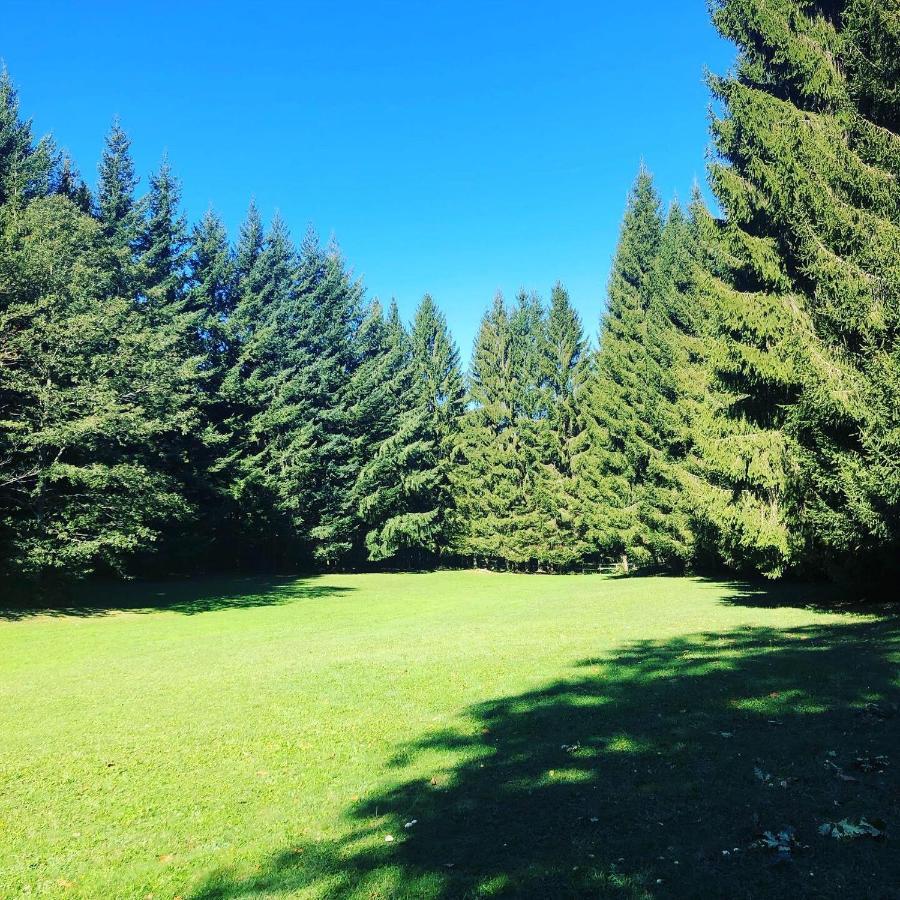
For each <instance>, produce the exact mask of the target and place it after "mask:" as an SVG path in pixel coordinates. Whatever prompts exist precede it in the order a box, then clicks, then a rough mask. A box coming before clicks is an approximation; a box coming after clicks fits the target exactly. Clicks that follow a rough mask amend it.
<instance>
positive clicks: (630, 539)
mask: <svg viewBox="0 0 900 900" xmlns="http://www.w3.org/2000/svg"><path fill="white" fill-rule="evenodd" d="M661 233H662V221H661V215H660V201H659V197H658V196H657V193H656V190H655V188H654V187H653V179H652V178H651V176H650V173H649V172H648V171H647V170H646V169H645V168H644V167H643V166H642V167H641V170H640V173H639V174H638V177H637V180H636V182H635V184H634V187H633V188H632V191H631V193H630V195H629V198H628V206H627V209H626V211H625V218H624V220H623V223H622V230H621V235H620V237H619V245H618V249H617V251H616V257H615V259H614V261H613V267H612V272H611V274H610V279H609V288H608V294H607V305H606V310H605V312H604V314H603V319H602V323H601V328H600V348H599V351H598V354H597V357H596V360H595V362H594V365H593V367H592V371H591V373H590V376H589V377H588V379H587V381H586V384H585V386H584V389H583V390H582V391H581V392H580V394H579V415H580V417H581V421H582V433H581V436H580V438H579V449H578V453H577V454H576V457H575V467H576V470H577V472H578V477H579V494H580V496H581V497H582V500H583V505H582V532H583V535H584V539H585V540H586V542H587V544H588V546H589V547H590V548H591V551H592V553H593V554H594V555H615V556H617V557H621V558H622V559H623V562H624V564H625V566H626V567H627V566H628V564H629V562H628V560H629V559H631V560H633V561H635V562H638V563H646V562H649V561H651V559H652V557H651V554H650V551H649V549H648V547H647V542H646V540H645V539H644V535H643V532H642V529H641V523H640V515H639V503H640V492H641V486H642V483H643V480H644V478H645V477H646V473H647V467H648V464H649V457H650V447H649V435H648V429H649V428H650V411H649V409H648V407H647V404H648V399H649V397H648V392H647V377H648V371H649V362H648V355H647V344H646V331H647V322H646V319H647V310H648V307H649V305H650V298H651V293H652V278H653V272H654V268H655V266H656V257H657V253H658V251H659V244H660V237H661Z"/></svg>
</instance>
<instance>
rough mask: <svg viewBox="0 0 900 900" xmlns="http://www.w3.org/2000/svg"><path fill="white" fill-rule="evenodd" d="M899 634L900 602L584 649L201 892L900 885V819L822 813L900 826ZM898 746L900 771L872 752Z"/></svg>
mask: <svg viewBox="0 0 900 900" xmlns="http://www.w3.org/2000/svg"><path fill="white" fill-rule="evenodd" d="M898 654H900V633H898V619H897V617H896V616H886V617H882V618H880V619H867V620H861V619H858V618H855V619H848V620H847V621H846V622H842V623H839V624H832V625H827V626H814V627H801V628H794V629H789V630H771V629H767V628H745V629H738V630H735V631H732V632H727V633H699V634H693V635H690V636H686V637H682V638H679V639H676V640H669V641H663V642H657V641H640V642H637V643H633V644H630V645H628V646H626V647H624V648H623V649H621V651H620V652H618V653H617V654H615V655H613V656H611V657H603V658H597V659H585V660H581V661H578V662H577V664H576V665H575V666H574V668H573V674H572V677H570V678H568V679H566V680H561V681H558V682H556V683H553V684H549V685H547V686H544V687H542V688H540V689H539V690H534V691H530V692H527V693H522V694H519V695H516V696H509V697H501V698H498V699H496V700H492V701H490V702H487V703H483V704H480V705H478V706H475V707H474V708H471V709H469V710H468V711H467V714H466V716H465V717H464V719H463V720H462V721H461V723H460V725H459V727H458V728H455V729H450V730H440V731H437V732H435V733H433V734H430V735H427V736H425V737H424V738H423V739H421V740H418V741H415V742H412V743H411V744H410V745H409V746H405V747H401V748H399V751H398V753H397V754H396V756H395V758H394V759H393V760H390V761H389V766H388V774H387V777H386V779H385V783H386V784H387V786H386V787H385V788H384V789H383V790H381V791H379V792H378V793H377V794H375V795H374V796H370V797H367V798H364V799H363V800H361V801H360V802H359V803H358V804H356V805H355V806H353V807H352V808H350V809H348V810H347V811H346V813H345V821H344V822H343V823H342V825H344V826H346V829H345V830H346V832H347V833H346V836H345V837H344V838H342V839H341V840H336V841H327V840H321V841H315V840H310V841H308V842H306V843H303V844H301V845H300V846H285V847H283V848H280V849H276V850H275V851H274V852H273V853H272V854H271V855H270V856H268V857H267V858H265V859H261V860H259V861H258V865H257V867H256V870H255V871H252V872H250V873H249V874H248V873H247V872H246V871H243V870H242V871H214V872H209V873H206V874H205V876H204V877H203V879H202V882H200V883H197V884H196V885H195V886H194V890H193V892H192V893H191V896H192V897H193V898H194V900H213V898H219V900H224V898H239V897H258V896H265V897H269V896H293V895H295V894H303V895H304V896H316V897H319V896H321V897H333V898H350V897H354V898H355V897H386V898H387V897H389V898H395V897H409V898H413V897H415V898H435V900H437V898H463V897H473V898H474V897H534V898H564V897H616V898H644V897H723V898H725V897H727V898H759V897H796V896H808V897H813V896H815V897H842V898H844V897H867V898H897V897H900V854H898V853H897V852H896V847H895V845H894V841H895V835H894V834H890V836H889V838H888V840H887V841H885V842H878V841H874V840H871V839H864V840H855V841H846V842H839V841H836V840H834V839H833V838H830V837H824V836H822V835H820V834H819V832H818V826H819V825H820V824H821V823H823V822H825V821H828V820H839V819H843V818H847V817H849V818H851V819H852V818H855V817H858V816H860V815H862V816H866V817H869V818H876V817H877V818H880V819H883V820H885V821H886V822H887V823H888V827H889V829H890V828H893V829H895V833H896V829H900V790H898V788H900V782H898V778H897V767H898V766H900V759H898V758H894V757H893V755H892V754H894V753H895V752H896V748H897V747H898V739H900V715H898V713H897V706H896V703H897V699H898V682H897V663H898V659H900V655H898ZM882 754H887V755H888V756H889V757H890V762H889V764H888V765H887V766H886V767H884V771H881V772H879V771H877V770H876V771H872V772H868V773H866V772H863V771H860V770H858V769H856V768H854V760H855V759H856V758H857V757H863V758H865V756H866V755H871V756H875V755H882ZM448 758H449V759H453V760H454V762H453V764H452V765H450V766H449V767H445V768H441V761H442V762H443V764H444V765H446V761H447V759H448ZM432 761H435V762H434V769H433V771H426V772H425V774H423V771H422V770H423V764H424V765H425V766H428V765H430V764H431V762H432ZM839 772H840V773H841V774H840V775H839ZM841 775H843V776H845V777H841ZM846 778H852V779H854V780H852V781H851V780H845V779H846ZM413 822H414V824H411V825H409V827H405V826H406V825H407V823H413ZM782 826H792V827H793V828H795V829H796V832H797V836H798V839H799V841H800V843H801V844H803V845H805V848H804V849H801V850H798V851H797V853H796V855H795V860H794V862H793V863H790V864H785V865H773V862H774V859H775V858H774V856H772V855H770V854H768V853H767V852H766V851H765V850H761V849H754V848H752V847H751V845H752V844H753V843H754V841H755V839H756V838H757V837H758V836H759V834H760V832H761V831H763V830H765V829H772V830H777V829H780V828H782ZM388 837H390V838H392V840H391V841H387V840H386V838H388Z"/></svg>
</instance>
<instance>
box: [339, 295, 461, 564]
mask: <svg viewBox="0 0 900 900" xmlns="http://www.w3.org/2000/svg"><path fill="white" fill-rule="evenodd" d="M376 321H377V320H376ZM366 330H367V328H366V325H365V324H364V326H363V331H366ZM355 382H356V384H357V385H358V387H357V392H358V395H359V397H360V407H359V408H361V409H363V410H367V415H366V416H364V417H363V420H364V421H368V422H369V423H370V425H371V426H374V427H375V428H376V429H377V431H376V435H375V440H371V441H368V442H367V443H366V446H365V447H363V448H362V449H363V451H364V452H365V451H366V450H368V452H369V455H368V457H367V458H366V457H364V458H363V459H362V466H361V469H360V474H359V478H358V480H357V485H356V493H357V504H358V508H359V511H360V515H361V518H362V520H363V521H364V522H365V523H366V525H367V528H368V530H367V533H366V538H365V541H366V548H367V551H368V556H369V558H370V559H372V560H381V559H392V560H395V561H397V562H402V563H408V564H409V563H411V564H415V565H422V564H424V563H429V562H433V561H434V560H435V559H437V557H438V556H440V555H441V554H442V553H443V552H446V548H447V546H448V543H449V537H450V531H449V529H450V521H451V520H452V495H451V488H450V472H451V465H452V462H451V452H452V445H453V440H454V437H455V434H456V429H457V425H458V420H459V417H460V415H461V414H462V408H463V396H464V386H463V379H462V375H461V373H460V370H459V357H458V353H457V350H456V347H455V346H454V344H453V341H452V339H451V337H450V334H449V331H448V329H447V322H446V320H445V319H444V316H443V314H442V313H441V312H440V311H439V310H438V308H437V306H436V305H435V303H434V301H433V300H432V299H431V297H430V296H428V295H426V296H425V297H424V298H423V299H422V302H421V303H420V304H419V308H418V310H417V312H416V317H415V321H414V322H413V326H412V331H411V334H409V335H407V334H406V332H405V330H404V328H403V326H402V323H401V322H400V320H399V315H398V313H397V308H396V306H395V305H392V307H391V312H390V315H389V317H388V320H387V322H386V323H385V324H384V325H383V327H382V330H381V350H380V352H378V353H376V354H373V355H372V358H371V361H370V362H364V363H363V364H362V365H361V366H360V369H359V370H358V371H357V378H356V379H355ZM363 398H365V399H363Z"/></svg>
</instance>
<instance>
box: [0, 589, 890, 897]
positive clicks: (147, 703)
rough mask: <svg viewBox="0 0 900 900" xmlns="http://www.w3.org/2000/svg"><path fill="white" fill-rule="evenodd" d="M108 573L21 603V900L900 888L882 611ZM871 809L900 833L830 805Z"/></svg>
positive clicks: (12, 720)
mask: <svg viewBox="0 0 900 900" xmlns="http://www.w3.org/2000/svg"><path fill="white" fill-rule="evenodd" d="M88 599H89V600H90V604H91V605H92V606H93V607H94V608H92V609H77V610H72V611H70V612H69V614H66V615H57V616H49V615H34V614H22V615H16V614H13V613H10V612H9V611H7V612H6V613H5V614H4V613H0V896H2V897H4V898H5V897H16V896H19V895H26V894H30V895H38V896H57V895H60V896H62V895H64V896H68V897H75V896H80V897H96V898H130V897H135V898H141V897H147V896H150V895H152V896H153V897H154V898H170V897H174V896H180V897H183V898H185V900H187V898H213V897H257V896H261V897H266V896H304V897H360V898H362V897H385V898H388V897H390V898H394V897H410V898H437V897H441V898H449V897H467V896H471V897H482V896H484V897H487V896H492V897H499V896H509V897H520V896H531V897H570V896H571V897H582V896H583V897H597V896H604V897H605V896H610V897H644V896H659V897H667V896H685V897H715V896H721V897H729V898H739V897H770V896H798V895H804V894H805V895H808V896H834V897H842V898H856V897H900V853H898V852H897V841H898V840H900V789H898V788H900V782H898V778H897V774H898V769H900V750H898V747H900V742H898V737H900V732H898V727H900V715H897V714H896V708H895V707H894V706H893V705H892V704H895V703H896V702H897V699H898V695H897V690H898V681H897V672H898V670H897V661H898V658H900V643H898V641H900V639H898V619H897V618H896V617H894V616H892V615H888V614H887V613H885V612H884V611H881V612H880V613H877V614H871V615H867V616H860V615H850V614H837V613H823V612H817V611H814V610H813V609H812V608H809V609H805V608H804V604H806V603H812V602H813V601H815V600H816V599H817V597H816V591H815V590H814V589H807V590H804V589H800V588H797V589H793V590H787V589H783V590H782V591H781V592H776V593H771V594H766V593H764V592H761V591H754V590H748V589H741V588H739V587H737V586H729V585H727V584H724V583H713V582H703V581H699V580H687V579H682V580H679V579H663V578H658V579H650V578H644V579H642V578H633V579H630V580H621V579H606V578H604V577H602V576H590V575H589V576H557V577H554V576H516V575H499V574H488V573H482V572H440V573H434V574H415V575H346V576H334V577H323V578H316V579H308V580H300V581H280V582H277V581H275V582H273V581H269V582H264V581H261V580H243V581H242V580H231V581H225V580H221V581H212V580H204V581H197V582H180V583H173V584H168V585H167V584H155V585H138V586H135V585H132V586H130V587H118V588H107V589H105V593H104V591H103V590H102V589H101V588H97V587H94V588H92V594H91V596H90V597H89V598H88ZM123 606H127V607H131V608H132V611H123V610H122V608H121V607H123ZM140 607H147V609H145V610H143V611H141V610H140V609H138V608H140ZM866 704H876V705H875V706H870V707H869V709H868V711H866ZM866 753H869V754H871V755H879V754H886V755H888V757H889V763H888V765H887V767H886V768H885V769H884V772H883V773H881V774H879V772H878V771H875V772H871V773H865V772H862V771H859V770H858V769H856V768H855V767H854V759H855V757H856V756H858V755H864V754H866ZM755 766H756V767H758V768H759V769H760V770H761V772H762V773H766V774H771V775H773V776H775V778H774V780H773V781H772V782H771V786H770V784H768V783H766V782H764V781H762V780H760V778H759V777H757V775H755V774H754V767H755ZM834 767H838V768H839V769H840V770H842V771H843V773H844V775H845V776H847V777H852V778H855V779H857V780H856V781H846V780H843V779H841V778H840V777H839V776H838V774H837V772H836V771H835V768H834ZM877 768H883V764H882V765H880V766H878V767H877ZM782 780H783V781H784V784H785V785H786V786H782V784H781V781H782ZM859 815H865V816H867V817H871V818H880V819H884V820H885V821H886V822H887V826H888V830H889V832H890V836H889V838H888V840H887V841H884V842H879V841H874V840H871V839H860V840H853V841H846V842H839V841H836V840H834V839H833V838H830V837H827V838H826V837H823V836H820V835H819V834H818V833H817V827H818V825H819V824H821V823H822V822H824V821H827V820H837V819H842V818H844V817H851V818H855V817H858V816H859ZM413 820H416V822H415V824H414V825H411V826H410V827H409V828H405V827H404V825H405V823H408V822H411V821H413ZM784 825H791V826H793V827H794V828H796V830H797V836H798V838H799V840H800V842H801V843H802V844H806V845H809V846H808V848H807V849H805V850H801V851H799V852H798V853H797V854H796V861H795V862H794V863H793V864H790V865H785V866H777V867H773V866H772V865H771V863H772V861H773V859H774V857H773V856H772V855H771V854H768V853H766V852H765V851H762V850H753V849H749V845H750V844H751V843H752V842H753V840H754V837H755V835H756V834H757V832H759V831H760V830H764V829H779V828H781V827H782V826H784ZM388 837H392V838H393V840H392V841H388V840H386V839H387V838H388ZM735 848H737V849H735ZM724 851H728V853H727V854H726V853H725V852H724Z"/></svg>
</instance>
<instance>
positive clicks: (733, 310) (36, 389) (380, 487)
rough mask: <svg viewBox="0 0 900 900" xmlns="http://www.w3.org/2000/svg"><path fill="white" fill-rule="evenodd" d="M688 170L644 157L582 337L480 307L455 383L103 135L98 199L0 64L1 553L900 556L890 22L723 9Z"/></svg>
mask: <svg viewBox="0 0 900 900" xmlns="http://www.w3.org/2000/svg"><path fill="white" fill-rule="evenodd" d="M712 15H713V19H714V22H715V25H716V27H717V28H718V29H719V31H720V32H721V33H722V34H723V35H724V36H725V37H727V38H729V39H730V40H731V41H733V42H734V44H735V45H736V47H737V50H738V59H737V62H736V64H735V66H734V68H733V69H732V71H730V72H729V73H727V74H725V75H722V76H718V75H712V76H709V83H710V88H711V91H712V95H713V98H714V107H713V108H714V113H713V116H712V125H711V130H712V140H713V148H712V149H713V153H712V159H711V163H710V167H709V180H710V187H711V190H712V192H713V194H714V196H715V200H716V204H717V209H716V210H715V211H713V210H710V209H709V208H708V207H707V205H706V204H705V202H704V200H703V197H702V195H701V193H700V191H699V190H696V191H695V193H694V196H693V197H692V198H691V201H690V203H689V204H688V206H687V207H686V208H683V207H681V206H680V205H679V204H677V203H673V204H672V205H671V206H670V207H669V208H668V210H666V211H665V212H664V211H663V207H662V203H661V201H660V198H659V196H658V194H657V192H656V190H655V188H654V185H653V180H652V177H651V175H650V173H649V172H648V171H647V170H646V169H645V168H643V166H642V168H641V170H640V172H639V174H638V177H637V180H636V182H635V184H634V186H633V188H632V190H631V193H630V195H629V199H628V204H627V208H626V211H625V217H624V220H623V223H622V228H621V234H620V239H619V244H618V248H617V252H616V256H615V259H614V261H613V266H612V271H611V275H610V278H609V284H608V296H607V305H606V309H605V311H604V312H603V315H602V319H601V328H600V336H599V343H598V347H597V348H596V349H593V348H592V347H591V346H590V343H589V341H588V340H587V339H586V337H585V333H584V329H583V326H582V323H581V321H580V320H579V317H578V315H577V313H576V312H575V310H574V308H573V306H572V304H571V302H570V298H569V296H568V294H567V292H566V290H565V288H564V287H563V286H562V285H561V284H558V285H557V286H556V287H555V288H554V289H553V292H552V295H551V297H550V298H549V302H548V303H544V302H542V300H541V298H539V297H538V296H536V295H535V294H533V293H528V292H522V293H521V294H520V295H519V296H518V297H516V298H515V300H514V301H513V302H512V303H507V302H506V301H505V300H504V299H503V298H502V297H500V296H498V297H496V298H495V299H494V301H493V303H492V304H491V306H490V307H489V308H488V310H487V311H486V312H485V314H484V317H483V319H482V322H481V326H480V329H479V332H478V336H477V338H476V341H475V345H474V348H473V351H472V357H471V362H470V365H469V366H468V370H467V371H466V372H465V373H464V372H463V369H462V366H461V362H460V356H459V352H458V350H457V348H456V345H455V344H454V341H453V338H452V336H451V334H450V333H449V330H448V327H447V322H446V319H445V318H444V316H443V314H442V313H441V312H440V310H439V308H438V306H437V305H436V304H435V302H434V301H433V300H432V298H431V297H429V296H427V295H426V296H425V297H424V298H423V299H422V301H421V303H420V304H419V307H418V309H417V311H416V314H415V317H414V319H413V321H412V322H410V323H405V322H403V321H402V319H401V317H400V315H399V312H398V310H397V307H396V304H394V303H391V304H390V305H389V306H387V308H385V307H383V306H382V305H381V304H380V303H379V302H378V300H368V299H367V297H366V294H365V291H364V288H363V285H362V284H361V283H360V282H359V281H358V280H357V279H356V278H355V277H354V276H353V274H352V272H351V270H350V268H349V267H348V265H347V263H346V262H345V260H344V259H343V257H342V255H341V252H340V250H339V249H338V247H337V246H336V244H334V243H333V242H332V243H330V244H327V245H323V244H322V243H321V242H320V241H319V239H318V238H317V236H316V234H315V233H314V232H312V231H309V232H307V233H306V234H305V235H304V236H303V237H302V239H301V240H299V242H297V241H295V240H294V239H293V237H292V236H291V234H290V232H289V230H288V227H287V225H286V223H285V222H284V221H283V220H282V219H281V218H280V217H279V216H277V215H276V216H275V217H274V219H273V220H272V221H271V222H269V223H268V224H265V223H263V221H262V219H261V217H260V214H259V211H258V210H257V209H256V207H255V206H254V205H253V204H251V205H250V208H249V210H248V213H247V217H246V220H245V221H244V223H243V225H242V227H241V230H240V234H239V236H238V239H237V241H236V242H235V243H234V244H232V243H231V242H230V241H229V238H228V235H227V233H226V229H225V227H224V226H223V224H222V222H221V220H220V219H219V218H218V217H217V216H216V214H215V213H213V212H208V213H207V214H206V215H205V216H204V217H203V218H202V219H201V220H200V221H199V222H198V223H196V224H195V225H193V227H189V225H188V223H187V221H186V220H185V217H184V215H183V213H182V212H181V210H180V205H179V184H178V181H177V179H176V178H175V176H174V175H173V172H172V170H171V168H170V166H169V164H168V162H167V161H166V160H164V161H163V163H162V165H161V166H160V168H159V169H158V170H157V171H156V172H155V173H154V174H153V175H152V176H151V178H150V179H149V184H148V190H147V192H146V194H144V195H142V196H138V195H137V187H138V179H137V177H136V175H135V170H134V164H133V162H132V158H131V155H130V143H129V138H128V136H127V135H126V133H125V132H124V131H123V129H122V128H121V126H120V125H119V124H118V122H116V123H114V124H113V127H112V128H111V130H110V132H109V134H108V135H107V138H106V143H105V148H104V151H103V155H102V159H101V161H100V164H99V170H98V180H97V185H96V189H95V190H94V191H91V190H90V189H89V188H88V187H87V186H86V184H85V182H84V181H83V179H82V178H81V177H80V176H79V174H78V172H77V169H76V167H75V165H74V163H73V162H72V161H71V160H70V159H68V158H67V157H66V156H65V154H61V153H60V152H59V151H58V150H57V149H56V147H55V146H54V144H53V142H52V141H51V140H50V139H47V138H45V139H42V140H37V139H35V137H34V135H33V133H32V128H31V125H30V123H29V122H28V121H27V120H25V119H23V118H22V115H21V113H20V110H19V105H18V99H17V95H16V92H15V89H14V87H13V85H12V83H11V80H10V78H9V76H8V75H7V74H6V73H4V74H3V76H2V78H0V513H2V520H0V566H2V569H3V571H4V572H5V573H6V574H8V575H17V576H22V575H24V576H29V577H35V578H53V577H56V576H70V575H84V574H88V573H120V574H149V573H153V572H172V571H178V572H184V571H198V570H212V569H222V568H237V569H243V570H271V571H280V570H285V569H303V568H309V567H317V568H318V567H322V568H348V567H356V566H363V565H395V566H417V567H425V566H433V565H436V564H441V563H447V564H466V563H475V564H478V565H488V566H502V567H508V568H514V569H517V570H544V571H567V570H571V569H574V568H578V567H581V566H584V565H586V564H593V563H596V562H598V561H600V560H604V559H609V558H613V559H616V560H618V561H620V564H621V565H622V566H623V568H630V567H633V566H639V567H642V568H645V569H659V570H663V571H702V570H708V569H728V570H732V571H735V572H740V573H744V574H749V573H759V574H763V575H766V576H770V577H778V576H781V575H784V574H786V573H798V572H799V573H815V574H822V573H827V574H839V575H844V576H850V577H854V578H855V577H857V576H861V575H865V576H882V577H889V576H890V575H891V574H892V573H896V570H897V561H898V559H900V552H898V551H900V541H898V535H900V342H898V331H900V93H898V84H900V8H898V7H897V6H896V3H895V2H892V3H884V2H876V0H827V2H826V0H719V2H715V3H714V4H713V9H712Z"/></svg>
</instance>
